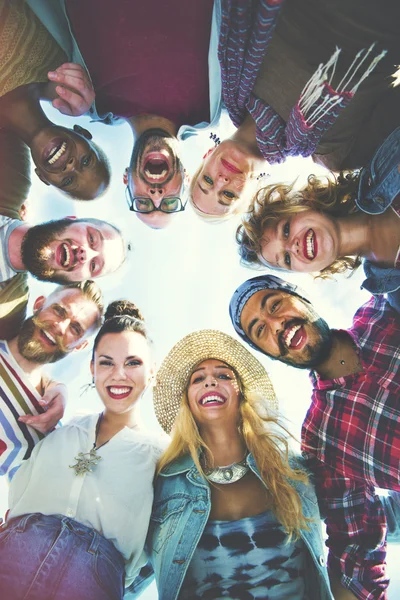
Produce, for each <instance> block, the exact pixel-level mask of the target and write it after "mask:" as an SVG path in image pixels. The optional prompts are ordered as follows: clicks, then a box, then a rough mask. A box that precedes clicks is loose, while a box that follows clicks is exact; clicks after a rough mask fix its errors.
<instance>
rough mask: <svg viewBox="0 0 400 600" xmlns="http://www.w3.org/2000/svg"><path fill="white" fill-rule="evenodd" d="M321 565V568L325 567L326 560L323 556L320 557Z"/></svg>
mask: <svg viewBox="0 0 400 600" xmlns="http://www.w3.org/2000/svg"><path fill="white" fill-rule="evenodd" d="M319 564H320V565H321V567H324V566H325V558H324V557H323V556H320V557H319Z"/></svg>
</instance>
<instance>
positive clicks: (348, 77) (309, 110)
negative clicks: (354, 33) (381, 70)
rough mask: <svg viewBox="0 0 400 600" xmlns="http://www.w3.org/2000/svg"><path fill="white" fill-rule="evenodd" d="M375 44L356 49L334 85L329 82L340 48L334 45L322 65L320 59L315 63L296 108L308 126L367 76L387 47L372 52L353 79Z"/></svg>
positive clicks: (350, 92) (351, 92) (354, 90)
mask: <svg viewBox="0 0 400 600" xmlns="http://www.w3.org/2000/svg"><path fill="white" fill-rule="evenodd" d="M374 48H375V44H372V46H370V47H369V48H368V49H366V48H363V49H362V50H360V51H359V52H358V53H357V55H356V56H355V58H354V60H353V62H352V63H351V65H350V67H349V68H348V69H347V71H346V73H345V74H344V76H343V78H342V79H341V81H340V82H339V84H338V86H337V87H336V89H333V87H332V82H333V78H334V75H335V70H336V65H337V63H338V60H339V55H340V52H341V49H340V48H336V50H335V52H334V53H333V54H332V56H331V58H330V59H329V60H328V62H327V63H326V64H325V65H324V64H322V63H321V64H320V65H319V66H318V69H317V70H316V71H315V73H314V75H312V77H311V78H310V80H309V81H308V82H307V83H306V85H305V86H304V88H303V90H302V92H301V95H300V100H299V109H300V111H301V113H302V115H303V118H304V122H305V124H306V125H307V126H308V127H315V125H316V124H317V123H318V121H320V120H321V119H323V118H324V117H325V116H326V115H328V114H329V113H330V112H332V110H333V109H334V108H335V107H336V106H337V105H338V104H342V103H343V100H344V97H345V96H347V97H353V96H354V94H355V93H356V91H357V90H358V88H359V87H360V85H361V84H362V82H363V81H364V79H366V78H367V77H368V75H369V74H370V73H371V72H372V71H373V70H374V69H375V67H376V65H377V64H378V62H379V61H380V60H381V59H382V58H383V57H384V56H385V54H386V53H387V51H386V50H382V52H381V53H380V54H378V55H377V56H375V58H373V59H372V61H371V62H370V64H369V66H368V67H367V68H366V70H365V71H364V73H363V74H362V75H361V77H360V78H358V79H357V82H355V78H356V75H357V72H358V71H359V69H360V68H361V67H362V65H363V63H364V62H365V61H366V60H367V58H368V57H369V55H370V54H371V52H372V51H373V49H374Z"/></svg>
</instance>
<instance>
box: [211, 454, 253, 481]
mask: <svg viewBox="0 0 400 600" xmlns="http://www.w3.org/2000/svg"><path fill="white" fill-rule="evenodd" d="M246 459H247V454H246V456H245V457H244V458H243V459H242V460H241V461H240V462H234V463H232V464H231V465H228V466H227V467H215V468H214V469H204V473H205V476H206V477H207V479H208V480H209V481H212V483H221V484H223V485H225V484H227V483H235V481H239V479H242V477H244V476H245V475H246V473H248V472H249V470H250V467H249V466H248V464H247V462H246Z"/></svg>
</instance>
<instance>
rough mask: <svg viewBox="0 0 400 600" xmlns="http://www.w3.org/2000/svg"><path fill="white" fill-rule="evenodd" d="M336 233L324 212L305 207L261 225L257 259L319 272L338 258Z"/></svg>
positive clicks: (267, 263) (333, 225) (333, 223)
mask: <svg viewBox="0 0 400 600" xmlns="http://www.w3.org/2000/svg"><path fill="white" fill-rule="evenodd" d="M338 248H339V232H338V227H337V225H336V222H335V220H334V219H333V218H332V217H330V216H329V215H327V214H324V213H321V212H317V211H315V210H306V211H303V212H299V213H297V214H295V215H293V216H289V217H286V218H282V219H280V220H279V221H278V222H277V223H275V224H274V225H271V226H268V227H265V229H264V232H263V236H262V238H261V240H260V253H259V259H260V261H261V262H262V263H263V264H265V265H267V266H270V267H273V268H276V267H278V268H279V269H288V270H291V271H297V272H301V273H308V272H312V271H321V270H322V269H324V268H325V267H328V266H329V265H331V264H332V263H333V262H334V261H335V260H336V259H337V258H338Z"/></svg>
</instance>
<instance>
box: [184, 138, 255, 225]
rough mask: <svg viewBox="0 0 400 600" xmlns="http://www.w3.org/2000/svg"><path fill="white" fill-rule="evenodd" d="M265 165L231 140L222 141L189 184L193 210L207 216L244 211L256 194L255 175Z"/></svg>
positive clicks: (207, 157)
mask: <svg viewBox="0 0 400 600" xmlns="http://www.w3.org/2000/svg"><path fill="white" fill-rule="evenodd" d="M263 167H264V168H265V161H261V160H259V159H258V158H255V157H254V156H253V155H252V154H250V153H249V151H248V150H247V149H246V148H245V147H244V146H242V145H241V144H239V143H238V142H234V141H233V140H225V141H223V142H221V143H220V145H219V146H217V147H216V148H215V149H213V150H212V151H210V152H209V153H208V154H207V155H206V157H205V160H204V163H203V166H202V168H201V170H200V172H199V174H198V176H197V178H196V181H195V182H193V184H192V200H193V203H194V204H195V206H196V208H198V209H199V210H200V211H201V212H203V213H206V214H209V215H225V214H228V213H231V212H232V211H233V212H238V211H239V210H243V211H244V210H245V209H246V207H247V205H248V203H249V202H250V200H251V196H252V194H253V193H254V192H255V190H256V177H255V175H256V171H257V170H260V169H262V168H263Z"/></svg>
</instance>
